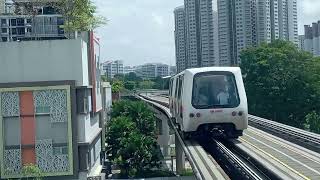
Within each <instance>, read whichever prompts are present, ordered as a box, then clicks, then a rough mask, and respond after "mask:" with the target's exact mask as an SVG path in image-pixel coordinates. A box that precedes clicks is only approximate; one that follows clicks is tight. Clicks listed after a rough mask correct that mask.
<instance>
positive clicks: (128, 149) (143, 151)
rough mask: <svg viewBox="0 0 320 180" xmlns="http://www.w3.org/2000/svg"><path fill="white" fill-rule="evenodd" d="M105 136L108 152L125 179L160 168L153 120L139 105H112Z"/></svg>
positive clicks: (142, 105) (151, 114)
mask: <svg viewBox="0 0 320 180" xmlns="http://www.w3.org/2000/svg"><path fill="white" fill-rule="evenodd" d="M112 117H113V118H112V119H111V121H110V124H109V130H108V132H107V135H106V136H107V137H106V141H107V144H108V146H107V151H108V154H110V155H111V157H110V159H111V160H112V161H113V162H114V163H116V164H118V165H119V167H120V168H121V173H122V174H123V176H124V177H136V176H139V175H140V174H143V172H144V171H146V170H150V169H152V168H155V167H159V159H160V154H161V153H160V151H159V148H158V146H157V143H156V137H155V135H154V131H155V118H154V116H153V113H152V112H151V110H150V109H149V108H148V107H147V106H146V105H145V104H144V103H143V102H141V101H136V102H135V101H118V102H116V103H114V104H113V108H112Z"/></svg>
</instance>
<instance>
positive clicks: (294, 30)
mask: <svg viewBox="0 0 320 180" xmlns="http://www.w3.org/2000/svg"><path fill="white" fill-rule="evenodd" d="M218 16H219V48H220V49H219V50H220V52H219V54H220V59H219V61H220V65H221V66H230V65H231V66H233V65H238V64H239V63H240V53H241V51H242V50H243V49H245V48H247V47H250V46H257V45H259V44H260V43H263V42H266V43H270V42H271V41H272V40H275V39H283V40H287V41H291V42H293V43H295V44H296V45H298V22H297V1H296V0H219V1H218Z"/></svg>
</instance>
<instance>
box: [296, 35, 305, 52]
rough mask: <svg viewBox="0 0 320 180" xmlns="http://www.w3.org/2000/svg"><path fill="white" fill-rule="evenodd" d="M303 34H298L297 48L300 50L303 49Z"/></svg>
mask: <svg viewBox="0 0 320 180" xmlns="http://www.w3.org/2000/svg"><path fill="white" fill-rule="evenodd" d="M304 41H305V36H304V35H299V44H298V48H299V49H300V50H305V48H304V46H305V43H304Z"/></svg>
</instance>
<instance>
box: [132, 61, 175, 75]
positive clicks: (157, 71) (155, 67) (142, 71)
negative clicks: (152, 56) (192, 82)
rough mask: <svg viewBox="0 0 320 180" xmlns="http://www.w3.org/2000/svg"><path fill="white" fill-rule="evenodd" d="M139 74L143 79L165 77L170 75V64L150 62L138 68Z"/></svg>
mask: <svg viewBox="0 0 320 180" xmlns="http://www.w3.org/2000/svg"><path fill="white" fill-rule="evenodd" d="M136 73H137V75H138V76H140V77H142V78H143V79H154V78H156V77H165V76H168V75H169V66H168V65H166V64H160V63H148V64H144V65H141V66H138V67H137V69H136Z"/></svg>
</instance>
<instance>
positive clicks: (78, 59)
mask: <svg viewBox="0 0 320 180" xmlns="http://www.w3.org/2000/svg"><path fill="white" fill-rule="evenodd" d="M17 49H19V51H16V50H17ZM0 54H1V61H2V62H3V65H2V66H0V97H1V98H0V129H1V130H2V132H3V133H1V135H0V138H1V141H0V158H1V160H0V168H1V174H0V176H1V177H0V178H21V177H23V176H24V175H23V173H22V171H23V169H24V167H25V166H26V165H28V164H34V165H36V166H37V167H38V168H39V169H40V171H41V172H42V173H43V174H44V175H45V176H46V177H52V178H54V179H87V178H88V177H93V176H101V174H100V172H101V168H102V165H101V159H102V157H103V156H101V154H103V153H102V149H104V148H103V147H104V143H103V139H102V138H103V137H102V136H103V135H102V131H104V127H105V126H104V121H105V114H106V113H104V110H105V109H106V108H105V107H104V105H105V104H107V103H103V102H104V99H105V98H104V97H106V94H105V92H107V91H106V90H105V88H108V87H107V86H105V87H101V82H100V78H99V77H100V76H97V75H99V73H100V68H99V67H100V66H99V62H100V50H99V41H98V40H97V39H96V38H95V37H94V35H93V33H92V32H88V33H83V34H82V38H79V39H73V40H51V41H26V42H8V43H0ZM48 67H50V68H48ZM109 91H110V92H111V90H110V88H109ZM109 96H110V95H109ZM109 104H110V103H109Z"/></svg>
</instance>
